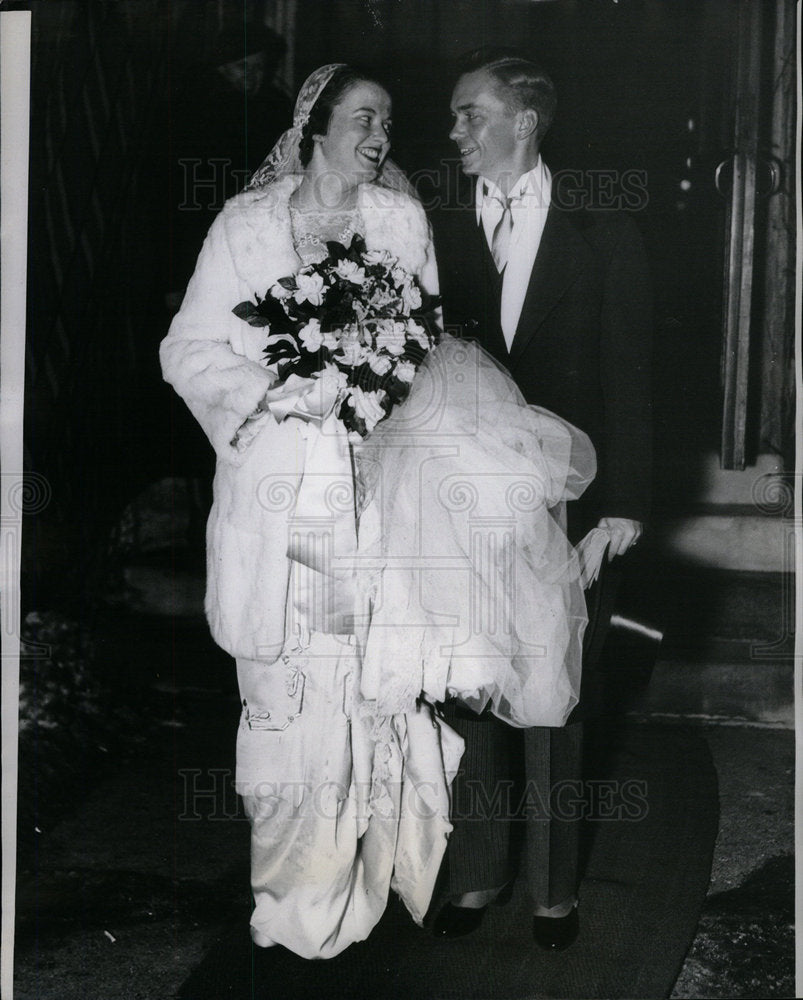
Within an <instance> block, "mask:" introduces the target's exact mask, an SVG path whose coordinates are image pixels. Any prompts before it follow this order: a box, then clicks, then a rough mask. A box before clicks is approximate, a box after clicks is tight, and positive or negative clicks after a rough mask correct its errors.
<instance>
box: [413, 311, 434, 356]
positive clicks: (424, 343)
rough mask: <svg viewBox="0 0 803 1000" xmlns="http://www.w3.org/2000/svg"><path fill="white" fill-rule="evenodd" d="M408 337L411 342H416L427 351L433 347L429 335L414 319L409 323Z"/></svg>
mask: <svg viewBox="0 0 803 1000" xmlns="http://www.w3.org/2000/svg"><path fill="white" fill-rule="evenodd" d="M407 336H408V337H409V338H410V340H415V341H416V343H418V344H420V345H421V347H423V348H424V350H425V351H428V350H429V349H430V347H431V346H432V345H431V343H430V339H429V334H428V333H427V331H426V330H425V329H424V327H423V326H421V324H420V323H416V321H415V320H414V319H411V320H408V321H407Z"/></svg>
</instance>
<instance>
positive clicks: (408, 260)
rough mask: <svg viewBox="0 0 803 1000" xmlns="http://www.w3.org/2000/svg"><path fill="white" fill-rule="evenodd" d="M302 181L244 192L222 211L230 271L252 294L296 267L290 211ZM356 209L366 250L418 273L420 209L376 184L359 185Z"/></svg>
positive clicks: (422, 236) (423, 226) (422, 241)
mask: <svg viewBox="0 0 803 1000" xmlns="http://www.w3.org/2000/svg"><path fill="white" fill-rule="evenodd" d="M301 180H302V177H301V175H289V176H287V177H283V178H282V179H281V180H278V181H277V182H276V183H275V184H272V185H270V187H267V188H263V189H260V190H255V191H244V192H242V193H241V194H239V195H237V196H236V197H234V198H232V199H231V200H230V201H228V202H227V203H226V205H225V207H224V209H223V216H224V223H225V227H226V238H227V241H228V243H229V247H230V250H231V256H232V260H233V261H234V266H235V268H236V270H237V273H238V276H239V277H240V278H241V279H242V280H243V281H244V282H245V283H246V284H247V285H249V286H250V287H251V288H252V289H253V291H254V292H256V293H259V294H264V292H265V290H266V288H268V287H269V286H270V285H272V284H273V283H274V282H275V281H277V280H278V279H279V278H282V277H284V276H286V275H289V274H294V273H295V272H296V271H297V270H298V268H299V265H300V263H301V262H300V259H299V257H298V254H296V252H295V250H294V248H293V234H292V230H291V226H290V209H289V200H290V196H291V194H292V193H293V192H294V191H295V189H296V188H297V187H298V186H299V184H300V183H301ZM357 204H358V208H359V212H360V215H361V217H362V220H363V226H364V234H365V243H366V246H367V247H368V249H369V250H375V249H376V250H379V249H382V250H388V251H389V252H390V253H392V254H393V255H394V256H395V257H397V258H398V261H399V263H400V264H401V266H402V267H404V268H405V269H406V270H408V271H410V272H413V273H420V272H421V271H422V269H423V267H424V264H425V259H426V249H427V245H428V242H429V228H428V224H427V220H426V216H425V214H424V210H423V208H422V207H421V206H420V205H419V204H418V203H417V202H415V201H413V199H412V198H410V197H408V196H407V195H406V194H403V193H401V192H398V191H391V190H389V189H388V188H383V187H379V186H378V185H376V184H362V185H360V188H359V191H358V201H357Z"/></svg>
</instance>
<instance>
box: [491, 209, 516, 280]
mask: <svg viewBox="0 0 803 1000" xmlns="http://www.w3.org/2000/svg"><path fill="white" fill-rule="evenodd" d="M494 201H496V202H498V203H499V204H500V205H501V206H502V217H501V218H500V220H499V222H497V224H496V228H495V229H494V232H493V237H492V239H491V254H492V256H493V259H494V264H496V269H497V271H499V273H500V274H501V273H502V271H504V269H505V264H507V258H508V254H509V252H510V236H511V234H512V232H513V217H512V215H511V213H510V204H511V201H512V199H511V198H499V197H495V198H494Z"/></svg>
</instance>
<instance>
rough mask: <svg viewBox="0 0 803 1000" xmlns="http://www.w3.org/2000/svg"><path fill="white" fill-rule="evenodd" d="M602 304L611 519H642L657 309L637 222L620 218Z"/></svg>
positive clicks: (646, 503)
mask: <svg viewBox="0 0 803 1000" xmlns="http://www.w3.org/2000/svg"><path fill="white" fill-rule="evenodd" d="M617 222H618V224H617V225H616V227H615V234H614V235H615V241H614V243H613V246H612V248H611V252H610V254H609V257H608V263H607V268H606V273H605V290H604V296H603V303H602V344H601V348H602V351H601V364H602V371H601V376H602V391H603V405H604V408H605V415H604V427H605V432H604V436H605V442H604V449H605V457H606V461H605V471H604V479H603V481H602V482H601V483H600V487H601V490H600V493H601V503H600V506H601V512H602V514H603V515H604V516H606V517H626V518H631V519H633V520H636V521H644V520H645V519H646V518H647V516H648V514H649V507H650V494H651V486H652V378H651V374H652V372H651V369H652V337H653V314H652V308H653V307H652V293H651V287H650V285H651V282H650V275H649V272H648V268H647V255H646V251H645V248H644V245H643V242H642V239H641V236H640V234H639V232H638V230H637V228H636V226H635V224H634V223H633V222H632V221H631V220H630V219H629V218H628V217H626V216H620V217H619V219H618V220H617Z"/></svg>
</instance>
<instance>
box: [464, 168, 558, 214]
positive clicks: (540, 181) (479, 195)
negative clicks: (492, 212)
mask: <svg viewBox="0 0 803 1000" xmlns="http://www.w3.org/2000/svg"><path fill="white" fill-rule="evenodd" d="M551 189H552V175H551V174H550V172H549V168H548V167H547V165H546V164H545V163H544V161H543V160H542V159H541V157H540V156H539V157H538V159H537V160H536V163H535V166H534V167H533V168H532V170H528V171H527V173H526V174H522V175H521V177H519V179H518V180H517V181H516V183H515V184H514V185H513V187H512V188H511V189H510V194H509V197H510V198H525V197H526V198H527V199H528V201H529V199H530V198H532V199H533V200H532V202H531V204H532V205H533V206H535V207H542V208H548V207H549V198H550V194H551ZM486 199H487V200H488V201H496V200H497V199H499V200H501V201H502V202H504V197H503V195H502V192H501V191H500V190H499V188H498V187H497V186H496V185H495V184H494V183H493V182H492V181H489V180H487V179H486V178H484V177H481V178H480V179H479V181H478V182H477V190H476V207H477V222H478V223H479V221H480V217H481V215H482V206H483V204H484V203H485V201H486Z"/></svg>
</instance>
